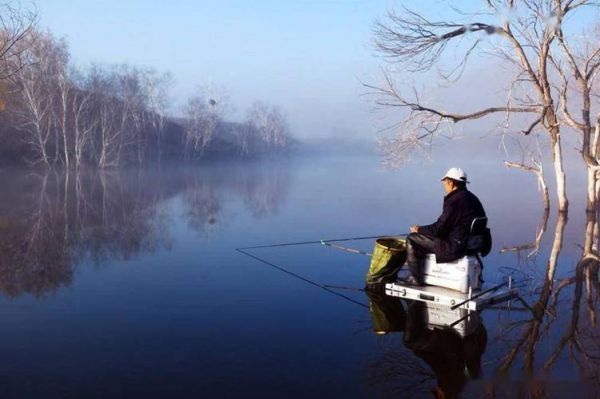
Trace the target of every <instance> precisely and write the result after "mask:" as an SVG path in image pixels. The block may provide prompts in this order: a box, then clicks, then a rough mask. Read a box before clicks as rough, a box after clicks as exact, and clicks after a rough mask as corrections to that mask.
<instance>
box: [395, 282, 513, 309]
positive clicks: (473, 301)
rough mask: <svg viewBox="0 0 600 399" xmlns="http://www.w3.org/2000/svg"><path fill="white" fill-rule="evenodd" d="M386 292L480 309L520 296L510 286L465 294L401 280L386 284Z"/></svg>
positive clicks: (456, 307) (485, 288) (487, 288)
mask: <svg viewBox="0 0 600 399" xmlns="http://www.w3.org/2000/svg"><path fill="white" fill-rule="evenodd" d="M385 293H386V294H387V295H390V296H394V297H399V298H406V299H410V300H414V301H422V302H430V303H435V304H437V305H441V306H448V307H450V308H453V309H466V310H473V311H479V310H483V309H485V308H486V307H490V306H493V305H495V304H498V303H502V302H506V301H509V300H511V299H514V298H517V297H518V296H519V293H518V290H517V289H516V288H511V287H508V286H504V287H498V288H495V287H494V286H490V287H486V286H483V287H482V288H481V289H480V290H477V291H472V292H470V293H466V294H463V293H461V292H459V291H454V290H451V289H448V288H443V287H435V286H427V285H426V286H422V287H416V286H410V285H406V284H403V283H401V282H395V283H388V284H386V285H385Z"/></svg>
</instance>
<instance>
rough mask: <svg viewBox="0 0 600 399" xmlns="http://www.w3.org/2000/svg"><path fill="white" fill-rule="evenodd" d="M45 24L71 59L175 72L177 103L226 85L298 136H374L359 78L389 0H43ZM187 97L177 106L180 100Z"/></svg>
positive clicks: (240, 106) (365, 74)
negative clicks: (263, 105) (280, 114)
mask: <svg viewBox="0 0 600 399" xmlns="http://www.w3.org/2000/svg"><path fill="white" fill-rule="evenodd" d="M37 5H38V7H39V11H40V16H41V25H42V26H44V27H47V28H49V29H50V30H51V31H52V32H54V33H55V34H56V35H57V36H64V37H66V38H67V40H68V42H69V44H70V48H71V52H72V54H73V58H74V61H75V62H76V63H77V64H80V65H85V64H87V63H90V62H103V63H130V64H135V65H140V66H150V67H154V68H156V69H158V70H160V71H170V72H172V73H173V75H174V77H175V81H176V85H175V87H174V90H173V94H174V97H175V100H177V101H179V103H181V102H183V101H184V99H185V98H186V97H187V96H188V95H190V94H191V93H192V92H193V90H194V89H195V88H196V87H197V86H198V85H199V84H210V85H215V86H219V87H223V88H225V89H226V91H227V92H228V94H229V96H230V98H231V102H232V103H233V105H234V107H235V108H236V109H237V113H236V114H234V115H232V117H233V118H235V117H241V116H243V111H244V109H245V108H246V107H247V106H248V105H249V104H251V103H252V101H254V100H263V101H268V102H271V103H275V104H279V105H281V106H282V107H283V108H284V109H285V110H286V112H287V114H288V117H289V119H290V122H291V124H292V127H293V128H294V131H295V133H296V134H298V135H299V136H310V135H313V134H316V135H324V134H328V133H329V132H330V131H331V130H332V129H334V128H337V129H341V130H344V129H347V130H349V131H352V132H353V134H357V135H360V134H365V135H368V134H372V132H373V131H374V129H373V126H374V123H376V122H375V121H374V116H373V115H372V112H371V107H370V105H368V103H367V101H366V100H365V99H364V98H361V97H360V93H361V91H362V89H361V87H360V84H359V79H368V78H370V77H371V76H373V75H374V74H375V73H376V71H377V61H376V60H375V59H374V57H373V52H372V49H371V48H370V40H371V27H372V24H373V21H374V19H375V18H376V17H378V16H381V15H383V14H384V13H385V11H386V9H387V8H388V7H390V6H391V5H392V3H391V2H390V1H386V0H381V1H380V0H373V1H361V0H356V1H354V0H346V1H341V0H340V1H336V0H329V1H327V0H324V1H319V0H285V1H284V0H280V1H274V0H261V1H249V0H246V1H242V0H235V1H212V0H211V1H208V0H204V1H202V0H200V1H197V0H196V1H190V0H174V1H148V0H146V1H140V0H128V1H125V0H121V1H115V0H105V1H92V0H85V1H83V0H78V1H74V0H69V1H67V0H39V1H38V2H37ZM182 100H183V101H182Z"/></svg>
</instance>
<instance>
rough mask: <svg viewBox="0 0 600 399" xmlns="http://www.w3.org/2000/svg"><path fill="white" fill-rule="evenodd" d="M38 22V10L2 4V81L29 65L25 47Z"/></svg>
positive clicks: (0, 31) (0, 25)
mask: <svg viewBox="0 0 600 399" xmlns="http://www.w3.org/2000/svg"><path fill="white" fill-rule="evenodd" d="M37 22H38V16H37V10H35V9H32V8H26V7H23V6H21V5H19V4H15V3H14V2H6V3H1V4H0V80H4V79H7V78H9V77H11V76H13V75H14V74H15V73H17V72H19V71H20V70H21V68H23V67H24V66H26V65H28V64H29V62H30V59H29V57H28V54H26V50H27V46H24V45H23V42H24V41H27V38H28V36H29V35H30V34H31V33H32V32H33V31H34V29H35V26H36V24H37Z"/></svg>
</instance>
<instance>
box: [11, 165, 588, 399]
mask: <svg viewBox="0 0 600 399" xmlns="http://www.w3.org/2000/svg"><path fill="white" fill-rule="evenodd" d="M448 166H452V165H448V164H445V163H433V164H425V165H420V164H419V165H414V166H410V167H408V168H405V169H403V170H401V171H385V170H381V169H380V168H379V166H378V164H377V159H375V158H371V157H336V158H311V159H306V160H302V161H299V160H295V161H289V162H266V163H262V164H237V165H211V166H198V167H194V168H192V167H186V168H176V167H163V168H162V169H152V170H142V171H140V170H126V171H121V172H111V173H102V174H98V173H79V174H75V173H69V174H68V175H66V174H65V173H54V172H50V173H42V172H37V173H29V172H25V171H18V170H4V171H2V172H0V186H1V187H3V190H4V195H3V196H2V198H1V199H0V294H1V297H0V312H1V313H2V319H3V323H2V328H1V329H0V354H1V355H2V359H3V361H2V362H0V397H2V398H24V397H35V398H46V397H48V398H63V397H74V398H75V397H76V398H79V397H86V398H91V397H98V398H106V397H128V398H131V397H144V398H148V397H178V398H183V397H190V398H191V397H193V398H198V397H206V398H225V397H227V398H229V397H242V396H243V397H261V398H275V397H277V398H279V397H287V398H290V397H324V396H326V395H327V396H329V397H342V396H343V397H346V398H354V397H356V398H365V397H408V396H407V395H410V397H433V394H432V391H433V390H434V389H435V388H436V386H438V387H439V389H443V390H444V391H446V393H447V395H448V397H452V395H453V394H458V393H459V392H460V395H461V396H462V397H488V396H489V397H493V396H494V397H515V396H521V397H562V396H564V395H566V394H571V395H572V394H577V395H580V396H582V395H586V396H595V395H598V392H600V391H598V389H597V388H598V387H597V385H598V383H599V382H600V379H598V371H600V369H599V368H598V362H599V361H600V347H599V344H598V342H599V341H598V339H597V338H596V336H597V334H598V333H599V328H598V326H597V319H596V318H597V314H596V304H597V301H598V293H599V289H600V285H599V283H598V268H597V265H594V264H583V265H580V267H577V265H578V261H579V259H580V257H581V252H582V251H581V246H582V245H584V243H585V240H586V234H585V233H586V227H587V228H588V231H593V226H592V229H591V230H590V229H589V228H590V225H589V224H588V223H587V219H586V215H585V212H584V204H583V203H582V201H581V197H580V196H578V195H579V192H582V191H583V190H582V187H583V186H582V184H583V180H582V179H581V178H572V179H571V180H570V181H569V183H570V188H571V193H572V196H571V201H572V204H573V205H572V207H571V211H570V214H569V219H568V220H566V219H561V218H557V217H556V216H555V215H553V214H552V213H551V214H550V217H549V219H548V220H545V218H544V215H543V214H542V212H541V210H540V199H539V195H538V193H537V190H536V186H535V181H534V179H533V177H532V176H528V175H526V174H522V173H519V172H516V171H508V170H506V169H503V168H502V167H501V166H500V163H499V162H498V161H497V160H490V161H481V162H471V163H468V164H464V165H462V166H463V167H464V168H465V169H466V170H467V172H468V173H469V177H470V180H471V181H472V182H473V183H472V185H471V189H472V190H473V191H474V192H475V193H477V194H478V195H479V197H480V198H481V200H482V202H483V203H484V205H485V206H486V210H487V212H488V216H489V218H490V226H491V228H492V232H493V234H494V248H493V252H492V254H490V256H488V257H487V258H486V259H485V265H486V268H485V278H486V280H487V281H488V283H490V284H491V283H494V282H499V281H502V279H503V278H506V276H508V274H511V273H512V274H513V276H514V277H515V278H517V280H520V281H522V283H523V284H522V285H523V287H522V292H523V295H524V298H525V299H526V301H527V302H528V303H529V304H530V305H531V306H533V308H534V311H533V312H530V311H527V310H522V309H515V310H512V311H508V310H507V309H500V310H488V311H485V312H483V313H482V314H481V325H479V326H476V329H475V333H473V334H470V335H467V336H466V337H462V336H460V335H457V334H455V333H453V332H452V331H448V330H439V331H434V332H431V331H429V330H427V329H422V328H420V327H419V320H420V319H419V317H420V316H419V315H420V314H421V313H422V311H423V309H422V308H420V307H419V305H414V304H409V303H404V302H395V301H391V302H390V301H389V300H387V301H386V299H385V298H379V297H372V298H369V297H367V296H366V295H365V294H364V293H363V292H360V291H357V290H352V289H343V288H335V287H338V286H343V287H350V288H362V286H363V281H364V280H363V279H364V275H365V272H366V269H367V268H368V263H369V259H368V258H366V257H363V256H361V255H356V254H350V253H347V252H342V251H337V250H335V249H331V248H326V247H323V246H321V245H319V244H316V245H298V246H288V247H276V248H264V249H255V250H252V251H251V253H252V254H253V255H254V256H256V257H259V258H260V259H264V260H266V261H267V262H269V263H270V264H271V266H270V265H267V264H265V263H262V262H260V261H258V260H256V259H253V258H250V257H248V256H245V255H243V254H241V253H240V252H237V251H236V250H235V249H236V248H238V247H248V246H254V245H262V244H271V243H282V242H296V241H312V240H320V239H333V238H345V237H357V236H372V235H379V234H381V235H385V234H401V233H405V232H406V231H407V228H408V226H410V225H411V224H414V223H421V224H425V223H429V222H431V221H433V220H434V219H435V218H436V217H437V216H438V214H439V213H440V211H441V203H442V186H441V184H440V183H439V178H440V176H441V175H442V174H443V173H444V171H445V169H447V167H448ZM578 191H579V192H578ZM589 236H590V234H588V238H589ZM345 244H346V245H348V246H352V247H354V248H359V249H367V250H368V249H371V247H372V245H373V241H372V240H361V241H354V242H347V243H345ZM312 283H314V284H318V285H330V286H332V288H329V289H321V288H318V287H317V286H315V285H314V284H312ZM382 315H383V316H382ZM382 320H383V324H385V326H387V327H385V328H386V329H387V330H388V331H390V333H389V334H386V335H377V334H375V333H374V330H378V329H379V330H380V329H381V323H382ZM391 331H395V332H391ZM475 377H476V378H475Z"/></svg>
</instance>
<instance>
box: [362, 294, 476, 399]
mask: <svg viewBox="0 0 600 399" xmlns="http://www.w3.org/2000/svg"><path fill="white" fill-rule="evenodd" d="M367 295H368V296H369V303H370V312H371V320H372V325H373V330H374V332H375V333H377V334H379V335H384V334H387V333H392V332H403V336H402V346H403V347H402V346H401V345H400V344H399V343H398V342H395V341H391V342H389V343H388V344H390V345H387V346H384V349H383V353H382V355H381V357H380V358H378V359H377V361H376V362H375V363H374V364H373V365H372V367H371V383H372V384H373V385H374V386H377V387H378V389H382V390H383V393H385V394H386V396H388V395H389V396H393V395H395V394H399V393H402V394H403V395H407V394H408V395H418V394H419V393H421V394H422V393H425V392H427V390H430V391H431V393H433V395H434V396H435V397H439V398H457V397H459V395H460V393H461V392H462V391H463V389H464V387H465V384H466V383H467V381H468V380H469V379H472V378H479V377H480V376H481V367H482V366H481V365H482V356H483V354H484V352H485V350H486V347H487V330H486V328H485V326H484V325H483V323H482V321H481V318H480V317H479V315H478V314H477V313H472V314H471V315H467V314H466V312H467V311H466V310H464V309H455V310H452V309H451V308H449V307H445V306H440V305H436V304H433V303H426V302H418V301H410V300H401V299H399V298H396V297H390V296H386V295H385V293H383V292H373V291H369V292H367ZM452 324H454V326H453V327H450V325H452ZM406 349H408V350H409V351H410V352H409V351H407V350H406ZM427 382H429V383H427ZM425 383H427V384H425Z"/></svg>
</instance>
